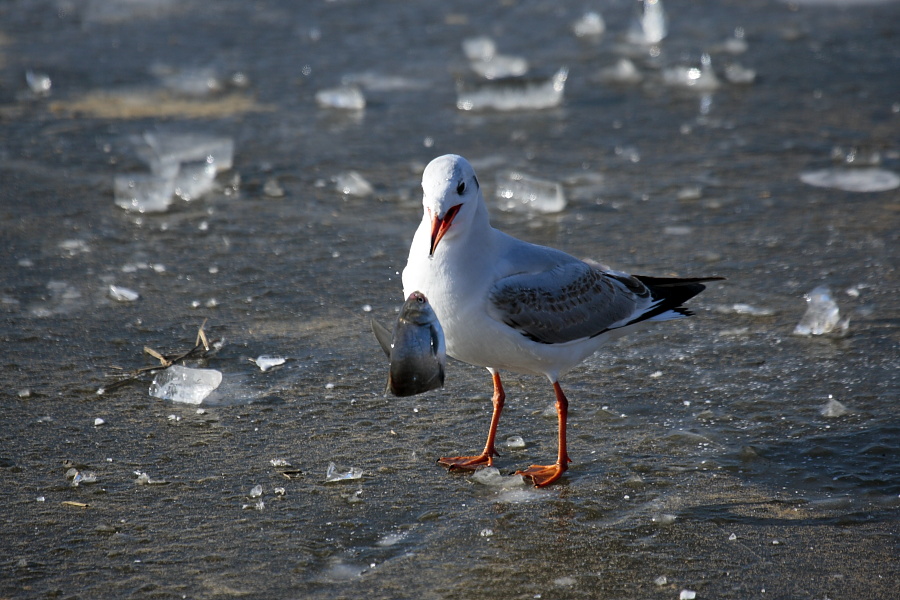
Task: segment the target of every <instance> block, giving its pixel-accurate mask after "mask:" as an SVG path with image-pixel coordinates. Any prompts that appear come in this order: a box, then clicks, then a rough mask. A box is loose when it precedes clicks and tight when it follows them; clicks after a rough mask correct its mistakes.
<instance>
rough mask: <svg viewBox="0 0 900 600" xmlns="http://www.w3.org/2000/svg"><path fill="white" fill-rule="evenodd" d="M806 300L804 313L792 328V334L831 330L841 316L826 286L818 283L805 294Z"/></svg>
mask: <svg viewBox="0 0 900 600" xmlns="http://www.w3.org/2000/svg"><path fill="white" fill-rule="evenodd" d="M806 302H807V307H806V313H805V314H804V315H803V318H801V319H800V322H799V323H797V326H796V327H795V328H794V334H795V335H822V334H825V333H829V332H831V331H833V330H834V328H835V327H836V326H837V324H838V321H839V320H840V318H841V311H840V309H839V308H838V305H837V302H835V301H834V299H833V298H832V297H831V290H830V289H829V288H828V286H825V285H820V286H819V287H817V288H815V289H814V290H812V291H811V292H809V293H808V294H806Z"/></svg>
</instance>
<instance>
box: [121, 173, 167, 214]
mask: <svg viewBox="0 0 900 600" xmlns="http://www.w3.org/2000/svg"><path fill="white" fill-rule="evenodd" d="M113 190H114V193H115V199H116V205H117V206H119V207H121V208H124V209H125V210H128V211H132V212H139V213H158V212H165V211H166V210H168V208H169V205H170V204H171V203H172V196H173V195H174V194H175V178H174V177H171V176H170V177H163V176H158V175H144V174H133V175H116V177H115V179H114V181H113Z"/></svg>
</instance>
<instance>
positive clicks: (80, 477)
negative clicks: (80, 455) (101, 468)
mask: <svg viewBox="0 0 900 600" xmlns="http://www.w3.org/2000/svg"><path fill="white" fill-rule="evenodd" d="M89 483H97V476H96V475H95V474H94V473H82V472H80V471H76V472H75V476H74V477H73V478H72V487H78V486H79V485H81V484H85V485H87V484H89Z"/></svg>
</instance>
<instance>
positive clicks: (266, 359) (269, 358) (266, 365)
mask: <svg viewBox="0 0 900 600" xmlns="http://www.w3.org/2000/svg"><path fill="white" fill-rule="evenodd" d="M251 360H253V362H254V363H255V364H256V366H257V367H259V370H260V371H263V372H265V371H268V370H269V369H271V368H272V367H277V366H279V365H283V364H284V361H285V359H284V358H282V357H280V356H273V355H269V354H262V355H260V356H257V357H256V359H251Z"/></svg>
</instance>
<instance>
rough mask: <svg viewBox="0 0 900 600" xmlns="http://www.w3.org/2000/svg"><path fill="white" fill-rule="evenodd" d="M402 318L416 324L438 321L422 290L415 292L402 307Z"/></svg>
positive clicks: (430, 323) (428, 323) (429, 323)
mask: <svg viewBox="0 0 900 600" xmlns="http://www.w3.org/2000/svg"><path fill="white" fill-rule="evenodd" d="M400 320H401V321H406V322H409V323H414V324H416V325H432V324H434V323H437V320H438V318H437V315H436V314H435V312H434V309H433V308H431V304H430V303H429V302H428V298H426V297H425V294H423V293H422V292H413V293H412V294H410V295H409V298H407V299H406V302H404V303H403V307H402V308H401V309H400Z"/></svg>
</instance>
